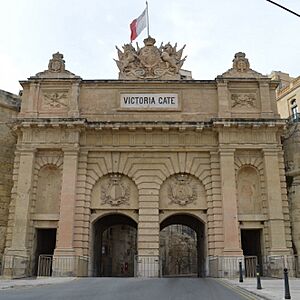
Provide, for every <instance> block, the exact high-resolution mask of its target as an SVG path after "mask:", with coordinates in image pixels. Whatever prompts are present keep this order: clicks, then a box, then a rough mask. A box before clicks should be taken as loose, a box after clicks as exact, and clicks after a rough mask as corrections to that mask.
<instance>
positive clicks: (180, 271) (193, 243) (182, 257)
mask: <svg viewBox="0 0 300 300" xmlns="http://www.w3.org/2000/svg"><path fill="white" fill-rule="evenodd" d="M160 257H161V263H162V275H163V276H198V277H204V276H205V259H204V223H203V222H202V221H200V220H199V219H198V218H197V217H195V216H192V215H190V214H185V213H178V214H173V215H171V216H169V217H167V218H166V219H164V220H163V221H162V222H161V224H160Z"/></svg>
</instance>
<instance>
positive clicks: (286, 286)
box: [283, 268, 291, 299]
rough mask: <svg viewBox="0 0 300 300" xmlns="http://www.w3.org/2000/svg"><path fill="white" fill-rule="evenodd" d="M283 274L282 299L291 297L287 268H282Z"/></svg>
mask: <svg viewBox="0 0 300 300" xmlns="http://www.w3.org/2000/svg"><path fill="white" fill-rule="evenodd" d="M283 274H284V299H291V294H290V286H289V276H288V269H287V268H284V269H283Z"/></svg>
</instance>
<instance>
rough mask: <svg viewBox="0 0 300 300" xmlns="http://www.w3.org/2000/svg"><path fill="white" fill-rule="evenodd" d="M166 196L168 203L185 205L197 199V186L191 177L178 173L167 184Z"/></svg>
mask: <svg viewBox="0 0 300 300" xmlns="http://www.w3.org/2000/svg"><path fill="white" fill-rule="evenodd" d="M168 198H169V200H170V204H171V203H174V204H178V205H180V206H185V205H187V204H189V203H193V202H194V201H195V200H196V199H197V187H196V185H195V184H194V183H193V182H192V178H191V177H189V176H188V175H186V174H178V175H176V176H174V178H173V180H172V181H171V182H170V183H169V184H168Z"/></svg>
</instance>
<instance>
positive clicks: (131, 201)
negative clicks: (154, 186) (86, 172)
mask: <svg viewBox="0 0 300 300" xmlns="http://www.w3.org/2000/svg"><path fill="white" fill-rule="evenodd" d="M91 199H92V200H91V208H92V209H103V208H110V209H111V208H118V209H122V208H125V209H129V208H131V209H132V208H133V209H137V208H138V191H137V188H136V185H135V184H134V182H133V181H132V180H131V179H129V178H128V177H127V176H124V175H121V174H118V173H111V174H108V175H105V176H103V177H102V178H101V179H100V180H99V181H98V182H97V183H96V184H95V186H94V188H93V190H92V196H91Z"/></svg>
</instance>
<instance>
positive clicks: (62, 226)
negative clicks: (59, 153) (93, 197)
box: [53, 149, 78, 276]
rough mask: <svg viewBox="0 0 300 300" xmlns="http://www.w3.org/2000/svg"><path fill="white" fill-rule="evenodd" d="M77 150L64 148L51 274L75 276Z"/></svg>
mask: <svg viewBox="0 0 300 300" xmlns="http://www.w3.org/2000/svg"><path fill="white" fill-rule="evenodd" d="M77 165H78V150H77V149H66V150H64V162H63V175H62V189H61V199H60V213H59V222H58V229H57V241H56V249H55V251H54V256H55V261H54V263H53V276H75V275H76V274H75V268H76V264H75V263H76V259H75V251H74V221H75V220H74V219H75V200H76V181H77Z"/></svg>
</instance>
